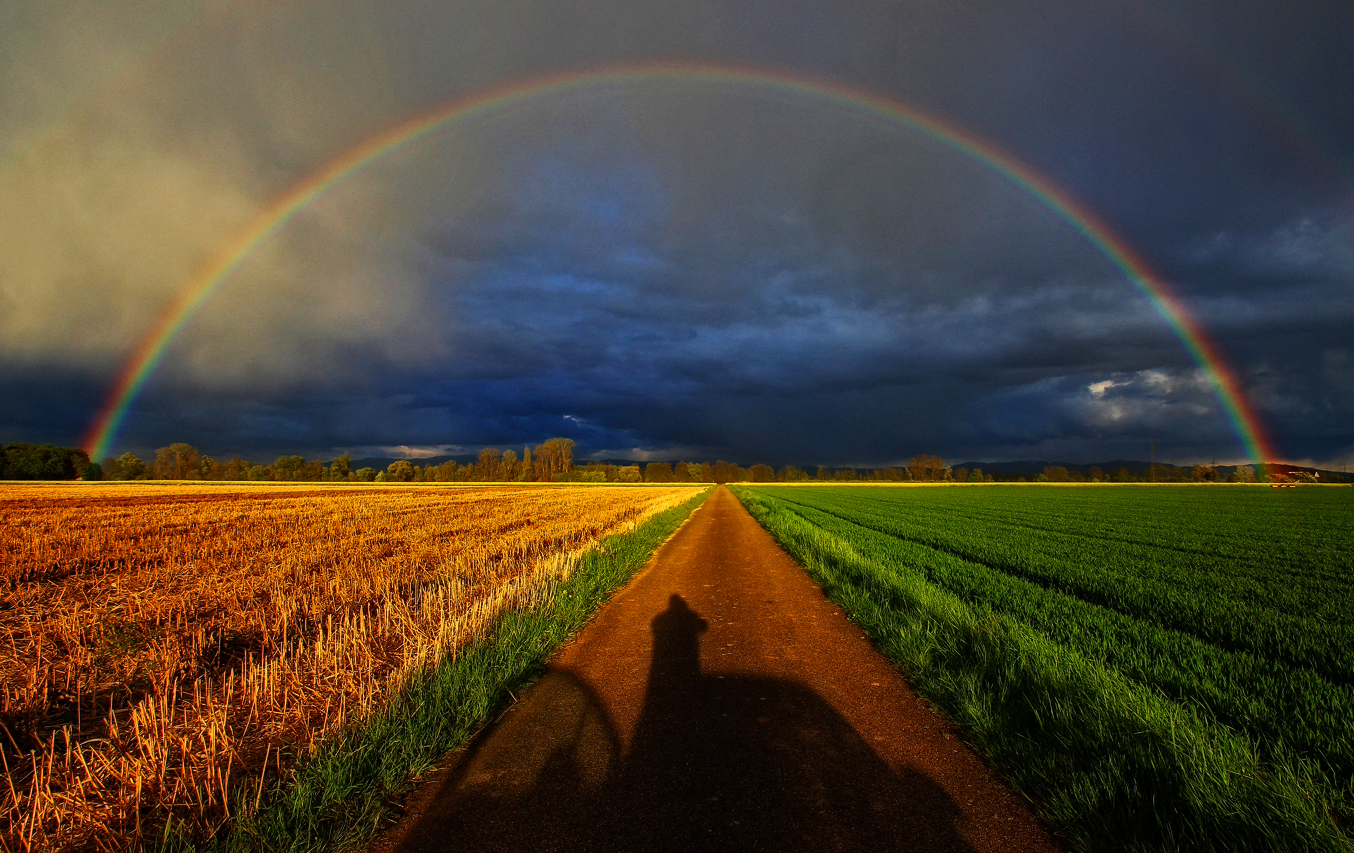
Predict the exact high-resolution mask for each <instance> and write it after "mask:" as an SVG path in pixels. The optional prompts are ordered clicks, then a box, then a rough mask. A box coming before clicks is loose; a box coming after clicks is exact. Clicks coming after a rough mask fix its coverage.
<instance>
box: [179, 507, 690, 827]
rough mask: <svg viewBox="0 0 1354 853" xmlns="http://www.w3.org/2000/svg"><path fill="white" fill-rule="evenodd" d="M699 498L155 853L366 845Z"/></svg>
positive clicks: (629, 537) (622, 538)
mask: <svg viewBox="0 0 1354 853" xmlns="http://www.w3.org/2000/svg"><path fill="white" fill-rule="evenodd" d="M709 494H710V491H709V490H708V489H707V490H706V491H704V492H701V493H700V494H699V495H697V496H696V497H694V498H692V499H691V500H689V501H687V502H686V503H683V504H681V505H679V506H676V507H673V508H671V509H668V510H664V511H663V512H660V513H658V514H656V515H654V516H653V517H652V518H650V519H649V520H647V521H646V522H644V523H643V524H642V525H640V526H639V527H636V528H635V529H634V530H631V531H629V532H626V533H620V534H616V535H614V536H610V537H607V538H606V539H603V540H602V541H601V542H600V543H598V544H597V546H596V547H594V548H593V549H592V550H590V551H588V552H587V553H586V554H584V555H583V557H582V558H581V560H580V562H579V564H578V566H577V568H576V569H575V570H574V572H573V574H572V575H570V576H569V578H568V579H567V580H564V581H562V582H560V583H559V585H558V587H557V589H556V593H555V594H554V595H552V596H550V597H549V598H548V599H547V600H546V601H545V603H544V604H542V605H541V606H539V607H537V608H535V609H532V610H515V611H510V612H508V613H505V614H503V615H502V616H501V617H500V618H499V619H498V621H497V622H496V623H495V625H494V626H493V628H492V629H491V630H490V632H489V633H488V635H487V636H486V637H485V639H483V640H481V641H479V642H477V643H474V644H472V645H470V646H467V647H466V648H463V649H461V650H459V651H458V652H457V653H456V654H455V655H454V656H453V657H448V658H447V659H446V660H445V661H444V662H443V663H442V664H441V665H440V666H439V667H437V668H436V669H434V670H432V671H430V672H427V673H425V674H423V675H421V676H419V677H416V678H415V679H413V680H412V681H411V682H410V683H409V686H408V688H407V689H406V690H405V691H404V692H403V693H401V694H400V695H399V696H397V697H395V698H394V699H393V700H391V701H390V702H389V703H388V704H386V705H385V706H384V707H383V708H382V709H381V710H380V711H378V712H377V713H375V714H373V715H372V716H370V717H369V718H367V719H366V720H365V721H364V722H363V723H361V724H360V725H357V726H354V727H353V728H351V729H349V730H347V731H345V732H343V733H342V734H340V735H339V736H338V737H336V738H335V739H334V740H332V741H331V742H330V743H328V744H326V745H325V746H323V747H321V748H320V749H319V750H318V751H317V752H316V753H315V754H314V755H313V756H311V757H309V758H306V759H304V760H303V761H301V762H299V763H298V765H297V766H296V767H295V769H294V770H293V772H292V773H290V774H289V775H288V777H286V778H285V780H284V781H283V782H282V783H280V784H278V785H276V786H275V787H273V788H272V789H271V790H269V791H266V792H256V791H254V790H252V789H250V786H248V785H244V786H241V787H240V789H239V791H238V796H237V799H236V801H235V802H234V803H233V804H232V808H231V813H232V814H234V815H238V816H239V817H238V818H237V819H236V821H235V822H234V824H233V826H231V828H230V829H229V831H228V832H224V833H223V834H221V835H218V836H217V837H216V838H213V839H211V840H209V841H207V842H206V843H199V842H196V841H194V840H193V839H192V838H191V837H189V836H188V835H187V834H186V833H183V832H180V831H178V830H177V829H176V828H175V827H174V826H172V825H171V826H169V827H167V828H166V830H165V833H164V836H163V838H162V839H161V841H160V843H159V844H157V845H155V849H157V850H158V851H160V853H180V851H182V852H183V853H186V851H212V853H244V851H259V850H267V851H295V853H301V852H302V851H305V853H312V851H313V853H319V851H333V850H343V849H352V848H355V847H357V846H359V845H361V844H362V843H364V842H366V841H368V840H369V839H371V838H372V837H373V836H374V835H375V834H376V832H377V831H378V830H379V829H380V827H381V825H382V824H383V823H384V821H385V820H386V819H387V817H388V816H389V814H390V812H391V808H390V802H391V800H392V798H393V797H394V796H395V795H397V794H398V793H400V792H402V791H403V790H405V789H407V788H408V786H409V785H410V784H411V781H412V780H413V778H415V777H416V776H418V775H419V774H420V773H422V772H424V771H426V770H428V769H429V768H431V767H433V766H434V765H435V763H436V762H437V761H438V760H439V759H440V758H442V756H444V755H445V754H446V753H447V752H448V751H450V750H453V749H456V748H457V747H460V746H463V745H465V743H466V742H467V741H468V740H469V738H470V737H471V735H473V734H474V733H475V732H476V731H477V730H478V729H479V728H480V727H481V726H482V725H483V724H484V723H485V721H487V720H488V719H489V718H490V717H491V716H492V715H493V714H494V713H495V712H496V711H497V710H498V709H500V708H501V707H502V706H503V705H504V704H505V703H506V700H507V698H508V694H509V691H511V690H514V689H516V688H517V687H520V686H521V685H522V684H524V683H526V682H527V681H529V680H531V679H532V678H533V677H535V676H536V675H537V674H538V673H539V672H540V668H541V666H542V665H543V664H544V663H545V661H546V660H547V659H548V658H549V657H550V656H551V655H552V654H553V653H554V651H555V650H556V649H558V648H559V646H560V645H561V644H562V643H564V642H565V641H566V640H567V639H569V637H571V636H572V635H573V634H574V633H575V632H577V631H578V630H579V629H580V628H582V627H583V626H584V625H585V624H586V623H587V622H588V620H589V619H591V617H592V615H593V613H595V612H596V610H597V608H598V607H599V606H601V604H602V603H603V602H605V601H606V599H607V598H608V597H609V596H610V595H611V593H612V592H613V591H614V590H615V589H616V588H617V587H619V586H621V585H622V584H624V583H625V582H626V581H627V580H629V579H630V577H631V576H632V575H634V573H635V572H636V571H637V570H638V569H639V568H640V567H642V566H643V565H644V564H645V562H647V561H648V559H649V557H650V555H652V554H653V552H654V550H655V549H656V548H657V547H658V546H659V545H661V544H662V543H663V541H664V540H666V539H667V538H668V536H670V535H671V534H672V532H673V531H675V530H676V529H677V527H678V526H680V525H681V523H682V522H683V521H684V520H685V519H686V518H687V516H689V515H690V514H691V513H692V511H694V510H695V509H696V507H698V506H699V505H700V504H701V502H702V501H704V500H705V498H706V497H707V496H708V495H709Z"/></svg>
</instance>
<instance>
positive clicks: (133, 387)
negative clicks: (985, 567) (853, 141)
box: [83, 62, 1278, 463]
mask: <svg viewBox="0 0 1354 853" xmlns="http://www.w3.org/2000/svg"><path fill="white" fill-rule="evenodd" d="M663 80H669V81H678V82H690V83H721V84H729V83H733V84H737V85H740V86H744V87H749V88H752V89H760V90H762V91H766V92H769V93H782V94H789V95H792V96H795V97H801V98H812V99H816V100H819V101H825V102H828V103H831V104H835V105H838V106H840V107H843V108H845V109H847V110H850V111H854V112H857V113H861V114H864V115H866V116H869V117H872V118H873V119H875V120H879V121H882V122H884V123H886V124H888V125H892V126H903V127H907V128H909V129H911V130H914V131H918V132H920V133H923V134H925V135H926V136H928V137H930V138H931V139H933V140H935V141H936V142H938V143H940V144H942V145H944V146H945V147H947V148H949V149H951V150H953V151H955V152H957V153H959V154H962V155H964V156H966V157H968V158H970V159H972V160H975V161H977V162H978V163H980V164H982V165H983V166H986V167H988V168H990V169H993V170H995V171H996V172H998V173H1000V174H1001V175H1003V176H1005V177H1006V178H1007V179H1008V180H1010V181H1011V182H1012V183H1014V184H1016V185H1017V186H1019V187H1021V188H1022V189H1024V190H1025V191H1027V192H1029V193H1030V194H1031V195H1033V196H1034V197H1035V198H1037V199H1038V200H1039V201H1040V202H1042V203H1043V204H1044V205H1045V206H1046V207H1048V208H1049V209H1050V210H1052V211H1053V212H1055V213H1056V214H1057V215H1058V216H1060V217H1061V218H1062V219H1064V220H1066V222H1067V223H1068V224H1070V225H1071V226H1072V227H1073V228H1075V229H1076V230H1077V231H1079V232H1080V233H1081V234H1082V235H1083V236H1084V237H1085V238H1086V239H1087V240H1088V241H1089V242H1090V243H1091V244H1092V245H1094V246H1095V247H1096V248H1097V249H1098V250H1099V251H1100V252H1101V253H1102V254H1103V255H1104V256H1105V257H1106V258H1107V259H1109V260H1110V262H1112V263H1113V264H1114V265H1115V266H1117V267H1118V268H1119V269H1120V270H1121V271H1122V272H1123V273H1124V275H1125V276H1126V277H1127V278H1128V280H1129V281H1130V282H1132V283H1133V285H1134V286H1136V287H1137V288H1138V289H1139V290H1140V291H1141V292H1142V293H1143V294H1145V295H1146V296H1147V298H1148V300H1149V301H1150V302H1151V304H1152V305H1153V307H1154V308H1155V309H1156V311H1157V313H1158V314H1159V315H1160V316H1161V317H1162V319H1164V320H1165V321H1166V323H1167V324H1168V325H1169V326H1170V328H1171V329H1172V330H1173V331H1174V332H1175V334H1176V335H1177V337H1179V338H1180V340H1181V342H1182V343H1183V344H1184V345H1185V348H1186V349H1187V350H1188V351H1189V353H1190V355H1191V356H1192V357H1193V358H1194V360H1195V361H1196V362H1197V363H1198V364H1199V366H1200V367H1201V368H1203V370H1204V372H1205V373H1206V374H1207V375H1208V377H1209V379H1210V380H1211V382H1212V386H1213V390H1214V393H1215V394H1216V396H1217V398H1218V401H1219V402H1220V403H1221V405H1222V408H1223V411H1224V412H1225V413H1226V415H1227V417H1228V420H1229V421H1230V422H1231V424H1232V425H1233V428H1234V430H1235V431H1236V434H1237V437H1238V438H1239V439H1240V440H1241V444H1242V446H1243V448H1244V452H1245V454H1246V456H1247V457H1248V458H1249V459H1251V460H1252V461H1254V462H1256V463H1261V462H1265V461H1269V460H1274V459H1277V458H1278V457H1277V454H1276V453H1275V452H1274V449H1273V446H1272V444H1271V443H1270V441H1269V438H1268V436H1267V435H1266V432H1265V429H1264V426H1263V424H1262V422H1261V420H1260V418H1259V416H1258V415H1257V414H1256V412H1255V411H1254V410H1253V409H1252V408H1251V406H1250V404H1249V402H1248V401H1247V399H1246V395H1245V394H1244V392H1243V390H1242V387H1241V383H1240V381H1239V379H1238V377H1237V375H1236V373H1235V372H1234V371H1233V370H1232V369H1231V367H1230V366H1229V365H1228V363H1227V361H1226V359H1225V358H1224V357H1223V355H1222V353H1221V352H1220V351H1219V350H1218V347H1217V346H1216V344H1214V343H1213V342H1212V341H1211V340H1210V339H1209V338H1208V336H1207V335H1206V334H1205V332H1204V330H1203V328H1202V327H1201V326H1200V325H1199V323H1198V322H1197V321H1196V320H1194V318H1193V317H1191V316H1190V314H1189V312H1188V311H1187V310H1186V308H1185V305H1184V303H1182V302H1181V301H1180V299H1179V298H1178V297H1177V296H1176V295H1175V294H1173V293H1172V292H1171V289H1170V287H1169V286H1168V285H1167V284H1166V282H1165V281H1163V280H1162V279H1161V277H1160V276H1158V275H1157V274H1156V273H1154V272H1153V271H1152V269H1151V267H1150V266H1149V265H1148V264H1147V262H1146V261H1145V260H1144V259H1143V258H1142V257H1141V256H1139V255H1138V254H1137V253H1136V252H1135V251H1134V250H1133V249H1132V247H1130V246H1129V245H1128V244H1127V243H1126V242H1124V241H1123V240H1122V239H1120V238H1119V237H1118V236H1117V235H1116V234H1115V233H1114V232H1113V231H1112V230H1111V229H1110V228H1109V226H1108V225H1106V224H1105V223H1104V222H1103V221H1102V220H1101V219H1100V218H1099V217H1097V216H1096V215H1095V214H1094V213H1093V212H1091V211H1090V210H1088V209H1087V208H1085V207H1084V206H1083V205H1081V204H1079V203H1078V202H1077V201H1076V200H1075V199H1073V198H1072V197H1071V196H1070V195H1069V194H1068V193H1067V192H1066V191H1064V190H1062V189H1061V188H1059V187H1058V186H1057V185H1055V184H1054V183H1053V182H1052V181H1051V180H1049V179H1048V178H1047V177H1045V176H1043V175H1041V174H1040V173H1038V172H1036V171H1035V170H1034V169H1032V168H1030V167H1029V166H1027V165H1025V164H1024V163H1021V162H1020V161H1019V160H1017V159H1015V158H1014V157H1012V156H1011V155H1009V154H1007V153H1006V152H1004V151H1001V150H1000V149H998V148H996V147H995V146H993V145H992V144H991V143H989V142H987V141H985V140H983V139H981V138H979V137H977V136H975V135H973V134H972V133H970V132H968V131H967V130H964V129H963V128H961V127H959V126H957V125H954V124H952V123H950V122H948V121H946V120H944V119H942V118H938V117H936V116H933V115H930V114H928V113H925V112H922V111H921V110H918V109H916V108H914V107H911V106H909V105H907V104H904V103H902V102H900V101H897V100H894V99H892V98H889V97H886V96H883V95H880V94H878V93H876V92H871V91H868V90H866V89H861V88H857V87H855V86H851V85H848V84H844V83H840V82H836V81H828V80H820V79H816V78H812V77H806V76H802V75H799V74H794V73H790V72H787V71H780V70H771V69H766V68H757V67H750V66H742V65H724V64H714V63H708V62H701V63H688V62H648V63H640V64H628V65H614V66H605V67H599V68H589V69H583V70H575V71H567V72H561V73H555V74H547V75H543V76H538V77H531V78H527V79H524V80H516V81H512V82H509V83H505V84H503V85H501V86H496V87H493V88H490V89H486V90H482V91H478V92H474V93H472V94H469V95H466V96H464V97H461V98H457V99H454V100H452V101H449V102H446V103H443V104H441V105H438V106H436V107H433V108H431V109H428V110H425V111H422V112H419V113H416V114H414V115H412V116H410V117H408V118H406V119H405V120H403V121H401V122H399V123H398V124H396V125H394V126H392V127H390V128H388V129H386V130H385V131H383V132H381V133H379V134H376V135H375V136H372V137H370V138H368V139H366V140H365V141H363V142H361V143H359V144H358V145H356V146H354V147H352V148H350V149H349V150H348V151H346V152H345V153H343V154H342V155H340V156H339V157H337V158H335V159H333V160H331V161H330V162H328V163H327V164H325V165H324V166H323V167H322V168H321V169H319V170H318V171H316V172H315V173H313V174H312V175H310V176H309V177H308V178H306V179H305V180H303V181H301V182H300V183H298V184H296V185H295V186H294V187H292V188H291V189H290V190H288V191H287V192H286V193H285V194H283V195H282V196H281V197H279V198H278V199H277V200H275V201H274V202H273V203H272V204H271V205H269V206H268V207H267V208H266V209H265V210H264V211H263V212H261V213H260V214H259V215H258V216H257V217H255V219H254V220H253V221H252V222H251V223H250V224H249V226H248V227H246V228H245V229H244V230H243V231H241V232H240V233H239V234H238V235H237V236H236V238H235V239H234V240H233V241H232V242H231V243H230V244H229V245H228V246H227V247H226V248H225V249H224V251H222V252H220V253H219V254H218V255H217V256H215V257H214V258H213V259H212V260H211V261H210V262H208V263H207V264H206V265H205V266H204V267H203V268H202V269H201V270H200V271H199V272H198V273H197V275H196V276H194V278H193V279H192V280H191V281H189V282H188V284H187V286H185V287H184V288H183V290H182V291H180V293H179V295H178V296H177V297H176V298H175V299H174V301H173V302H172V303H171V304H170V305H169V307H168V308H167V309H166V310H165V311H164V313H163V314H162V315H161V316H160V319H159V320H158V321H157V322H156V323H155V325H154V327H152V328H151V329H150V330H149V331H148V332H147V333H146V335H145V336H144V337H143V338H142V339H141V341H140V343H139V344H138V345H137V347H136V349H135V351H134V352H133V353H132V355H131V357H130V358H128V359H127V361H126V363H125V364H124V366H123V369H122V372H121V373H120V374H119V376H118V379H117V381H116V383H115V385H114V387H113V390H112V393H111V394H109V396H108V399H107V401H106V402H105V404H104V405H103V407H102V408H101V409H100V411H99V413H98V416H97V417H96V419H95V421H94V423H93V424H92V426H91V428H90V430H89V433H88V436H87V438H86V440H85V442H84V444H83V446H84V447H85V449H86V450H88V451H89V455H90V458H91V459H100V458H102V457H103V456H104V455H105V454H106V453H107V451H108V449H109V447H110V446H111V445H112V442H113V439H114V437H115V436H116V435H117V432H118V429H119V427H120V426H121V425H122V422H123V421H124V420H125V418H126V416H127V412H128V410H129V409H130V407H131V404H132V402H133V401H134V400H135V399H136V396H137V394H138V393H139V392H140V391H141V389H142V388H143V387H145V384H146V382H147V380H148V379H149V378H150V376H151V374H152V373H154V371H155V367H156V365H157V364H159V362H160V360H161V359H162V358H163V357H164V354H165V350H166V349H167V348H168V346H169V344H170V343H171V342H172V341H173V340H174V339H175V337H176V336H177V335H178V334H179V332H180V331H181V330H182V329H183V327H184V325H185V324H186V323H187V322H188V320H189V319H190V318H191V317H192V316H193V314H194V313H195V312H196V311H197V310H198V309H199V308H201V306H202V305H203V303H205V302H206V301H207V300H208V299H209V298H210V297H211V295H212V293H214V292H215V291H216V289H217V288H218V287H220V286H221V284H222V283H223V282H224V281H226V280H227V279H228V278H230V276H231V274H232V273H234V272H235V271H236V270H237V269H239V268H240V266H241V265H242V264H243V263H244V262H245V261H246V260H247V259H248V258H249V257H250V256H251V255H252V254H253V253H254V251H255V250H257V249H258V247H259V246H260V245H262V244H263V243H264V242H266V241H267V240H268V239H269V238H270V237H271V236H272V235H274V234H276V233H277V232H278V231H279V230H280V229H282V228H283V227H285V226H286V225H287V223H288V222H290V221H291V219H292V218H293V217H294V216H296V214H297V213H298V212H299V211H301V210H303V209H305V207H306V206H307V205H309V204H310V203H311V202H313V201H315V199H317V198H319V197H320V196H321V195H323V194H324V193H325V191H327V190H329V189H330V188H331V187H334V186H335V185H337V184H339V183H341V182H342V181H343V180H344V179H346V178H348V177H350V176H351V175H353V174H355V173H356V172H358V171H360V170H362V169H363V168H365V167H367V166H369V165H371V164H372V163H374V162H376V161H378V160H380V159H381V158H382V157H385V156H386V155H389V154H390V153H391V152H394V151H396V150H398V149H400V148H402V147H404V146H406V145H409V144H411V143H413V142H415V141H417V140H419V139H422V138H424V137H426V136H428V135H430V134H432V133H434V132H436V131H437V130H439V129H441V128H444V127H446V126H448V125H450V124H452V123H454V122H459V121H464V120H466V119H470V118H472V117H476V116H483V115H485V114H488V113H492V112H493V111H496V110H501V109H503V108H505V107H510V106H513V105H515V104H519V103H521V102H524V101H528V100H532V99H539V98H544V97H547V96H552V95H560V94H564V93H567V92H570V91H575V90H581V89H590V88H597V87H605V86H619V85H626V84H634V83H639V82H647V81H663Z"/></svg>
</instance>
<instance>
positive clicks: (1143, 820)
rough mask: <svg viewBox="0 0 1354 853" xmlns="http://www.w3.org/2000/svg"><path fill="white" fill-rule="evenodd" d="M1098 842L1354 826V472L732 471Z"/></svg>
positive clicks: (1024, 785)
mask: <svg viewBox="0 0 1354 853" xmlns="http://www.w3.org/2000/svg"><path fill="white" fill-rule="evenodd" d="M734 491H735V492H736V493H737V494H738V495H739V497H740V498H741V499H742V500H743V502H744V503H745V504H746V505H747V506H748V508H749V509H750V510H751V511H752V512H753V514H754V515H755V516H756V517H757V518H758V520H759V521H761V523H762V524H763V525H764V526H766V528H767V529H768V530H770V531H771V532H772V533H773V534H774V535H775V536H776V537H777V538H778V539H779V540H780V541H781V543H782V544H783V545H785V546H786V548H787V549H788V550H789V551H790V552H791V553H792V554H794V556H795V557H796V558H798V559H799V560H800V561H801V562H803V563H804V564H805V566H806V567H808V568H809V570H810V572H812V573H813V574H814V575H815V577H816V578H817V579H818V580H819V581H820V582H821V583H822V584H823V585H824V588H825V589H827V591H828V592H829V594H830V595H832V596H833V598H834V599H836V600H837V601H838V602H839V603H841V604H842V605H843V606H844V607H846V609H847V610H848V611H849V612H851V614H852V616H853V618H855V619H856V620H857V621H858V622H860V623H861V624H862V625H863V626H864V627H865V628H866V629H867V630H868V631H869V632H870V633H871V634H872V636H873V637H874V639H875V640H876V642H877V643H878V644H879V645H880V647H881V648H882V649H883V650H884V651H885V653H886V654H888V655H890V656H891V657H892V658H893V659H894V660H896V661H897V662H898V663H900V664H901V665H902V666H903V667H904V669H905V670H906V671H907V673H908V675H909V677H910V678H912V680H913V681H914V683H916V684H917V686H918V688H919V689H920V690H921V691H922V693H923V694H924V695H926V696H927V698H928V699H930V700H931V701H932V702H933V703H935V704H936V705H937V706H938V707H940V708H941V710H942V711H944V712H945V713H946V714H947V715H949V716H950V717H951V719H953V720H954V721H955V722H956V723H957V724H958V725H959V726H960V727H961V728H962V729H964V731H965V733H966V735H967V737H968V738H969V739H970V740H971V741H972V742H973V743H974V744H975V746H977V747H978V748H979V750H980V751H982V752H983V753H984V754H986V755H987V756H988V758H989V759H990V760H991V761H992V762H993V764H994V766H996V767H997V768H998V769H999V770H1000V771H1001V772H1002V773H1003V774H1004V775H1006V776H1007V778H1009V779H1010V780H1011V781H1012V783H1013V784H1014V785H1015V786H1016V787H1017V788H1018V789H1019V790H1021V791H1023V792H1024V793H1025V794H1026V795H1028V796H1029V797H1030V798H1031V799H1032V800H1034V801H1035V802H1036V803H1037V804H1038V806H1039V808H1040V809H1041V811H1042V812H1043V813H1044V814H1045V815H1046V816H1047V818H1048V819H1049V820H1050V822H1052V823H1053V824H1054V825H1056V826H1059V827H1061V828H1063V829H1064V830H1065V832H1066V833H1067V834H1068V835H1069V836H1070V837H1071V838H1072V839H1073V840H1074V842H1075V843H1076V844H1077V846H1079V847H1084V848H1086V849H1095V850H1105V849H1142V850H1177V849H1188V850H1214V849H1216V850H1236V849H1249V850H1295V851H1296V850H1351V849H1354V841H1352V840H1351V839H1352V835H1351V833H1354V823H1351V818H1354V576H1352V571H1351V570H1352V569H1354V535H1352V534H1354V520H1352V519H1354V489H1349V488H1338V487H1307V488H1300V489H1285V490H1275V489H1268V488H1264V487H1246V486H1070V487H1048V486H1043V487H1041V486H1015V485H1012V486H972V487H964V486H959V487H923V488H917V487H888V486H879V487H870V486H854V487H841V486H837V487H832V486H824V487H814V486H808V487H770V486H767V487H763V486H757V487H746V486H744V487H735V489H734Z"/></svg>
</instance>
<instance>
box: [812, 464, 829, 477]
mask: <svg viewBox="0 0 1354 853" xmlns="http://www.w3.org/2000/svg"><path fill="white" fill-rule="evenodd" d="M814 479H815V480H831V479H832V471H831V469H829V468H827V467H826V466H824V465H819V466H818V470H817V471H815V472H814Z"/></svg>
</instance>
